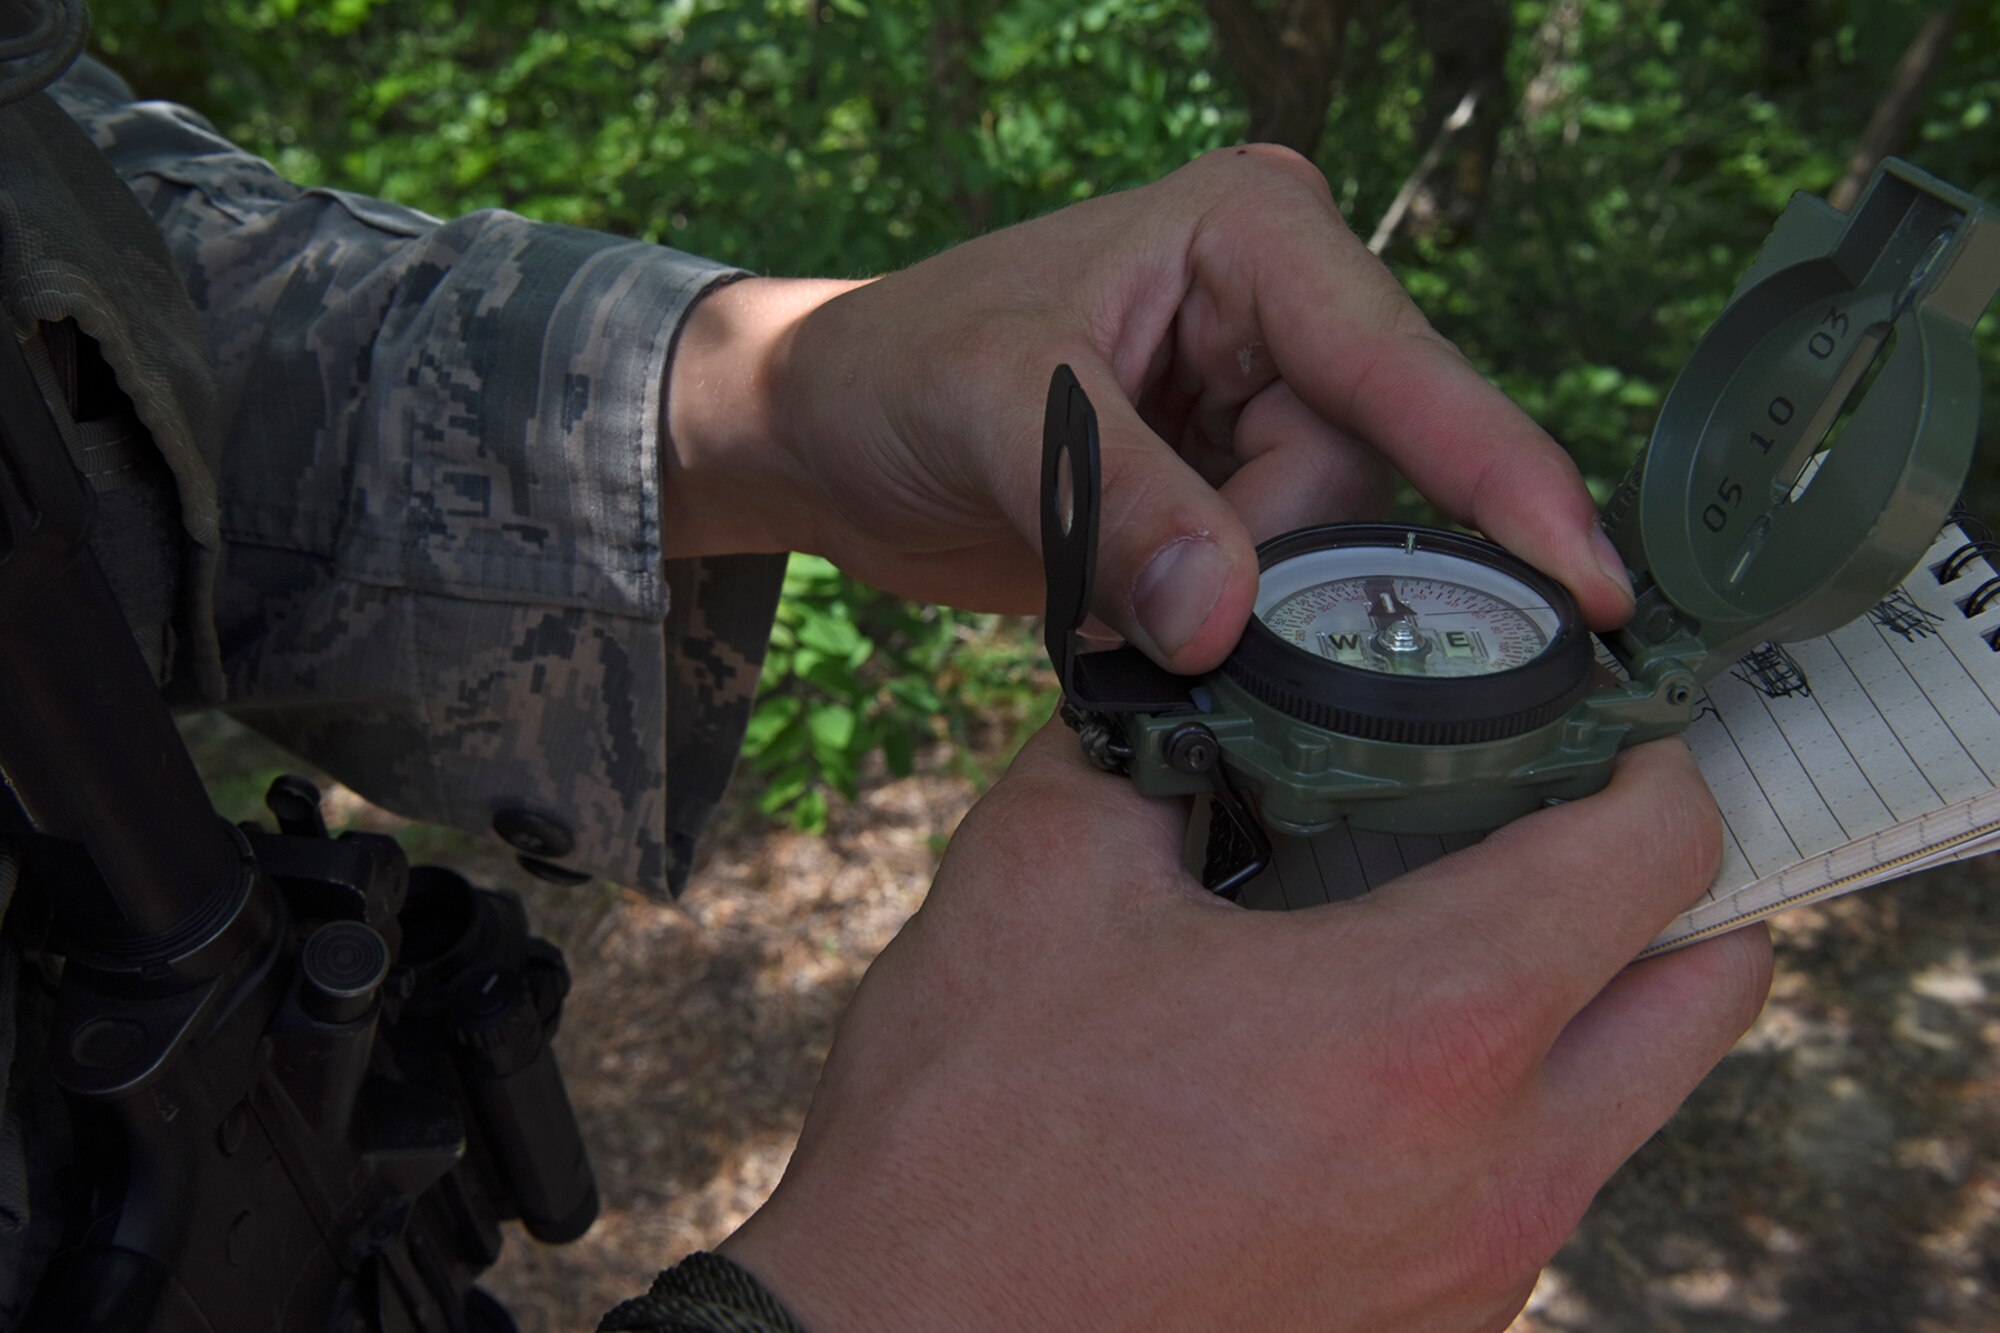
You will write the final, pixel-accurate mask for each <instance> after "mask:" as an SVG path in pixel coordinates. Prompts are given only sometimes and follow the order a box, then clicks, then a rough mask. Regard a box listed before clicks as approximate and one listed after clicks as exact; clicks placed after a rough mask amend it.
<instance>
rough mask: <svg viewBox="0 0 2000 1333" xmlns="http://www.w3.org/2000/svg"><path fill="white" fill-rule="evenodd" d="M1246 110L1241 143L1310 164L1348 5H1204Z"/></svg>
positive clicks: (1308, 1) (1290, 1) (1252, 1)
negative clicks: (1294, 153) (1283, 151)
mask: <svg viewBox="0 0 2000 1333" xmlns="http://www.w3.org/2000/svg"><path fill="white" fill-rule="evenodd" d="M1203 7H1204V8H1205V9H1207V10H1208V18H1209V24H1210V26H1211V27H1212V28H1213V29H1214V32H1215V41H1216V45H1218V46H1219V47H1221V48H1222V56H1223V59H1224V60H1226V61H1228V63H1229V67H1230V69H1231V70H1233V71H1234V72H1235V74H1236V82H1237V85H1238V86H1239V87H1241V88H1242V90H1243V99H1244V102H1245V103H1246V104H1247V106H1248V108H1249V111H1250V131H1249V137H1250V138H1251V139H1252V140H1254V141H1257V142H1261V143H1279V144H1284V145H1285V146H1286V147H1287V148H1295V149H1297V150H1298V151H1299V152H1301V153H1304V154H1305V155H1306V156H1307V157H1311V156H1312V155H1313V154H1314V153H1315V152H1316V151H1318V149H1319V141H1320V136H1321V135H1323V134H1324V133H1325V132H1326V111H1327V107H1328V106H1329V105H1331V104H1332V102H1333V92H1334V79H1335V75H1336V74H1337V73H1338V72H1339V69H1340V55H1341V48H1342V45H1343V42H1344V40H1345V38H1346V35H1347V21H1348V18H1349V14H1350V10H1351V8H1352V6H1351V5H1350V4H1348V3H1346V2H1345V0H1279V2H1278V3H1277V4H1276V5H1273V6H1269V7H1266V6H1261V5H1259V4H1257V3H1256V0H1204V4H1203Z"/></svg>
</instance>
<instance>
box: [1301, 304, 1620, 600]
mask: <svg viewBox="0 0 2000 1333" xmlns="http://www.w3.org/2000/svg"><path fill="white" fill-rule="evenodd" d="M1401 299H1402V300H1404V301H1407V299H1408V298H1407V297H1404V298H1401ZM1274 304H1275V307H1276V309H1275V310H1274V312H1273V316H1272V318H1273V319H1274V321H1276V322H1279V323H1280V324H1282V323H1283V322H1285V321H1289V320H1293V319H1297V318H1300V317H1302V316H1303V315H1304V313H1305V311H1304V309H1303V308H1302V307H1296V295H1295V294H1294V293H1290V292H1286V293H1282V294H1280V295H1279V296H1277V297H1276V298H1275V300H1274ZM1406 318H1407V320H1408V323H1407V324H1404V325H1403V326H1402V327H1395V326H1393V325H1392V326H1390V327H1382V326H1380V325H1370V324H1365V323H1359V322H1350V323H1344V324H1335V325H1333V326H1332V327H1331V328H1328V329H1324V330H1322V331H1321V332H1320V334H1319V336H1318V337H1316V338H1315V337H1313V336H1312V335H1311V334H1308V335H1306V337H1305V338H1304V339H1303V341H1305V342H1306V343H1307V346H1305V347H1303V348H1295V347H1293V346H1292V345H1291V344H1289V343H1281V344H1280V346H1279V352H1278V355H1279V364H1280V366H1281V367H1282V368H1283V370H1284V372H1285V375H1286V379H1287V380H1288V381H1289V382H1290V383H1292V384H1293V385H1294V386H1295V388H1296V389H1297V391H1298V393H1299V395H1300V397H1301V398H1303V399H1304V400H1305V401H1306V402H1308V403H1309V404H1311V405H1312V406H1313V408H1314V409H1315V410H1317V411H1319V412H1320V413H1322V414H1324V415H1325V416H1326V417H1327V419H1328V420H1330V421H1333V422H1335V423H1336V424H1338V425H1340V426H1342V427H1344V428H1345V429H1347V430H1350V431H1352V432H1354V433H1355V434H1356V435H1359V436H1360V437H1362V438H1363V439H1365V440H1368V441H1370V442H1371V443H1373V444H1374V445H1375V447H1376V448H1378V449H1380V450H1381V451H1382V453H1383V456H1384V457H1386V458H1387V459H1388V460H1389V461H1390V462H1391V463H1392V464H1394V465H1395V466H1396V468H1397V469H1398V470H1399V471H1401V472H1402V473H1403V475H1405V476H1407V477H1408V478H1409V479H1410V481H1411V483H1412V484H1414V485H1415V486H1416V488H1417V489H1418V490H1419V491H1421V492H1422V493H1423V494H1424V496H1425V498H1427V499H1429V500H1430V501H1431V502H1432V503H1433V504H1435V505H1437V506H1438V508H1440V509H1442V510H1443V511H1444V512H1445V513H1446V514H1448V515H1450V516H1451V517H1452V518H1454V519H1457V520H1458V521H1460V522H1463V523H1469V524H1471V525H1472V526H1473V527H1476V528H1478V529H1479V530H1480V531H1482V532H1484V533H1485V534H1486V535H1487V536H1489V537H1491V538H1492V539H1493V540H1495V541H1497V542H1499V543H1500V544H1501V545H1503V546H1505V547H1507V548H1508V549H1509V550H1511V551H1513V552H1514V553H1516V554H1517V555H1519V556H1521V557H1522V558H1523V559H1525V560H1527V561H1528V562H1529V563H1530V564H1533V565H1535V566H1536V567H1537V568H1539V569H1542V570H1545V571H1547V572H1548V573H1550V574H1552V575H1554V576H1555V577H1556V578H1557V579H1559V580H1561V581H1562V583H1563V585H1564V586H1565V587H1567V588H1569V590H1570V591H1571V592H1573V593H1575V594H1576V598H1577V603H1578V605H1579V606H1580V607H1581V608H1582V610H1583V612H1584V615H1585V618H1586V619H1587V620H1588V621H1589V623H1590V624H1592V625H1594V626H1597V627H1600V628H1609V627H1612V626H1615V625H1618V624H1621V623H1623V621H1624V620H1625V618H1626V617H1627V616H1629V615H1630V614H1631V611H1632V589H1631V583H1630V580H1629V578H1628V577H1627V576H1626V574H1625V569H1624V565H1623V563H1622V562H1621V561H1620V560H1619V559H1618V556H1617V552H1616V551H1615V550H1614V549H1613V548H1612V546H1611V543H1610V540H1609V539H1608V538H1606V537H1605V536H1604V534H1603V530H1602V529H1601V528H1600V527H1599V526H1598V521H1597V505H1596V503H1595V502H1594V501H1593V500H1592V499H1591V497H1590V491H1589V490H1588V489H1587V488H1586V487H1585V486H1584V484H1583V477H1582V475H1581V474H1580V473H1579V472H1578V471H1577V468H1576V464H1575V463H1574V462H1573V461H1571V459H1570V457H1569V455H1568V454H1566V453H1564V452H1563V451H1562V449H1561V448H1559V447H1558V446H1557V445H1556V443H1555V441H1554V440H1552V439H1550V438H1549V437H1548V435H1547V434H1545V433H1544V432H1543V431H1542V429H1541V428H1540V427H1539V426H1537V425H1535V423H1534V422H1533V421H1531V420H1530V419H1529V418H1528V416H1527V414H1526V413H1524V412H1522V411H1521V410H1520V408H1518V407H1516V406H1515V405H1514V404H1513V403H1512V402H1511V401H1510V400H1509V399H1508V398H1507V396H1506V395H1505V394H1503V393H1501V392H1500V391H1499V390H1498V389H1496V388H1494V387H1493V386H1492V385H1491V384H1489V383H1487V382H1486V380H1485V379H1484V378H1483V377H1482V376H1481V375H1480V374H1479V372H1478V371H1476V370H1474V369H1473V368H1472V365H1471V364H1470V363H1469V362H1467V361H1466V360H1465V358H1464V357H1463V356H1461V355H1460V354H1459V352H1458V350H1457V349H1456V348H1454V347H1452V346H1451V345H1450V344H1449V343H1446V342H1445V341H1444V340H1443V339H1441V338H1439V337H1437V335H1436V334H1434V333H1432V332H1431V331H1430V330H1429V327H1428V325H1425V324H1423V323H1422V322H1421V321H1422V316H1421V315H1419V314H1417V313H1416V308H1415V306H1413V305H1412V306H1410V307H1409V315H1408V316H1407V317H1406Z"/></svg>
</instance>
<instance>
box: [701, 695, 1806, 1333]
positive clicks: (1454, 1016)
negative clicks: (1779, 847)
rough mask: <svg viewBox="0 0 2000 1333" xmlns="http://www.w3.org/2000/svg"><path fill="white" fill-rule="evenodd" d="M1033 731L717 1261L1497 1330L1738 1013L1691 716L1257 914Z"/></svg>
mask: <svg viewBox="0 0 2000 1333" xmlns="http://www.w3.org/2000/svg"><path fill="white" fill-rule="evenodd" d="M1184 822H1185V813H1184V810H1183V809H1182V807H1181V805H1180V803H1178V802H1166V801H1158V802H1156V801H1148V800H1146V799H1145V798H1142V797H1140V796H1138V795H1137V794H1136V793H1135V792H1134V791H1133V790H1132V788H1131V785H1130V784H1129V783H1127V782H1125V781H1123V780H1120V779H1117V778H1113V777H1109V776H1107V775H1105V774H1102V773H1099V772H1097V771H1095V770H1094V769H1092V768H1090V767H1089V766H1088V765H1086V764H1085V763H1084V762H1083V760H1082V759H1081V758H1080V757H1079V756H1078V754H1077V749H1076V744H1075V741H1074V739H1073V738H1072V737H1071V736H1070V735H1069V734H1068V733H1067V732H1066V731H1065V730H1064V729H1062V728H1061V727H1060V726H1051V727H1047V728H1044V729H1043V730H1042V732H1041V733H1040V734H1039V735H1038V736H1037V737H1036V738H1035V739H1034V740H1032V741H1031V742H1030V743H1029V745H1028V747H1027V748H1026V750H1024V751H1023V753H1022V755H1021V757H1020V758H1019V759H1018V760H1017V761H1016V763H1015V764H1014V766H1013V768H1012V770H1011V771H1010V772H1009V773H1008V774H1007V776H1006V777H1005V778H1004V779H1003V780H1002V781H1001V782H1000V783H999V784H998V785H996V786H995V788H994V789H993V791H992V792H991V793H990V794H989V795H987V796H986V798H985V799H984V800H982V801H981V802H980V803H979V805H978V806H976V807H975V808H974V810H973V811H972V813H971V814H970V815H969V816H968V817H967V819H966V822H965V824H964V826H963V827H962V828H961V829H960V830H959V832H958V835H957V837H956V838H954V839H953V841H952V844H951V848H950V850H949V851H948V852H947V853H946V855H945V858H944V863H943V865H942V866H941V867H940V869H939V871H938V877H937V883H936V885H935V886H934V888H933V889H932V891H931V894H930V897H929V899H928V901H926V903H925V904H924V906H923V908H922V910H921V911H919V912H918V913H917V915H916V916H915V917H914V918H912V919H911V921H910V922H909V924H908V925H907V926H906V927H905V928H904V930H903V932H902V934H900V935H899V936H898V937H897V938H896V940H895V941H894V942H893V943H892V944H891V945H890V947H889V948H888V950H887V951H886V952H884V953H883V955H882V956H881V958H880V959H878V960H877V961H876V963H875V965H874V966H873V967H872V968H871V969H870V970H869V972H868V975H867V977H866V979H865V980H864V981H863V982H862V985H861V989H860V991H859V993H858V994H857V995H856V997H855V999H854V1002H853V1004H852V1005H851V1007H850V1008H849V1010H848V1013H847V1016H846V1018H845V1020H844V1021H843V1023H842V1025H841V1029H840V1032H839V1035H838V1037H837V1039H836V1041H835V1044H834V1048H833V1053H832V1056H831V1057H830V1059H829V1060H828V1062H827V1067H826V1072H825V1074H824V1076H823V1077H822V1079H821V1082H820V1086H819V1091H818V1093H817V1095H816V1096H815V1097H814V1099H813V1104H812V1109H811V1112H810V1114H809V1115H808V1117H807V1120H806V1127H805V1133H804V1136H803V1138H802V1139H801V1141H800V1144H799V1148H798V1151H797V1153H796V1155H795V1156H794V1157H793V1159H792V1163H791V1166H790V1169H789V1170H788V1171H787V1172H786V1175H785V1179H784V1182H783V1183H782V1184H781V1185H780V1186H779V1187H778V1190H777V1192H776V1193H775V1194H774V1195H773V1196H772V1198H771V1200H770V1201H769V1202H768V1203H767V1204H766V1205H765V1206H764V1208H763V1210H762V1211H760V1212H759V1213H758V1214H757V1215H756V1216H755V1217H753V1218H752V1219H751V1220H750V1221H749V1222H748V1223H746V1224H745V1226H744V1227H743V1228H742V1229H741V1230H740V1231H739V1232H738V1233H737V1234H736V1235H735V1236H733V1237H732V1238H731V1239H730V1240H729V1241H727V1242H726V1243H725V1244H724V1246H723V1247H722V1248H723V1252H724V1253H726V1254H728V1255H730V1256H731V1257H732V1258H734V1259H735V1260H736V1261H737V1262H739V1263H741V1264H743V1265H744V1266H745V1267H747V1268H749V1269H750V1270H751V1271H752V1272H754V1273H756V1274H757V1275H758V1276H759V1277H760V1278H761V1279H762V1280H763V1281H764V1282H765V1283H766V1284H767V1285H769V1286H770V1287H771V1289H772V1290H773V1291H774V1292H776V1293H777V1295H778V1296H779V1297H780V1299H782V1300H784V1301H785V1302H786V1303H787V1304H788V1305H790V1306H791V1307H792V1308H793V1309H794V1312H795V1313H797V1314H798V1315H799V1317H800V1318H801V1319H802V1320H804V1321H805V1323H806V1324H807V1325H808V1326H809V1327H811V1328H812V1329H814V1330H815V1333H839V1331H840V1330H846V1329H870V1330H894V1329H923V1330H941V1329H969V1328H1006V1329H1010V1330H1025V1329H1074V1328H1090V1329H1145V1330H1168V1329H1204V1330H1205V1329H1217V1328H1271V1329H1280V1328H1282V1329H1291V1328H1299V1329H1304V1328H1311V1329H1329V1330H1347V1329H1352V1330H1379V1329H1500V1328H1504V1327H1505V1326H1506V1324H1507V1323H1508V1321H1509V1320H1510V1319H1511V1318H1512V1317H1513V1315H1514V1314H1515V1313H1516V1312H1517V1311H1518V1310H1519V1309H1520V1307H1521V1305H1522V1303H1523V1302H1524V1301H1525V1300H1526V1299H1527V1295H1528V1292H1529V1290H1530V1288H1531V1286H1532V1284H1533V1282H1534V1279H1535V1275H1536V1273H1537V1272H1538V1271H1539V1270H1540V1268H1541V1267H1542V1265H1543V1264H1544V1263H1546V1262H1547V1260H1548V1259H1549V1257H1550V1256H1551V1255H1552V1254H1554V1252H1555V1250H1556V1249H1557V1247H1558V1246H1559V1245H1560V1244H1561V1243H1562V1241H1563V1239H1564V1238H1565V1237H1566V1236H1567V1235H1568V1234H1569V1232H1570V1231H1571V1229H1572V1228H1573V1227H1574V1226H1575V1224H1576V1222H1577V1220H1578V1219H1579V1218H1580V1217H1581V1216H1582V1214H1583V1211H1584V1208H1585V1206H1586V1205H1587V1204H1588V1203H1589V1202H1590V1199H1591V1197H1592V1195H1593V1194H1595V1193H1596V1191H1597V1189H1598V1188H1599V1186H1600V1185H1602V1183H1603V1182H1604V1180H1605V1179H1606V1178H1607V1177H1608V1176H1609V1175H1610V1174H1611V1172H1612V1171H1613V1170H1615V1169H1616V1168H1617V1166H1618V1165H1619V1163H1621V1162H1622V1161H1624V1160H1625V1158H1626V1157H1627V1156H1628V1155H1629V1154H1631V1153H1632V1152H1633V1151H1634V1150H1635V1149H1636V1148H1637V1147H1638V1146H1639V1145H1640V1144H1641V1143H1642V1142H1643V1141H1644V1140H1645V1139H1646V1138H1647V1137H1648V1136H1649V1135H1651V1134H1652V1133H1653V1131H1654V1130H1655V1129H1656V1128H1658V1127H1659V1125H1660V1124H1661V1123H1662V1122H1663V1121H1664V1120H1665V1119H1666V1117H1667V1116H1668V1115H1669V1114H1670V1113H1671V1112H1672V1111H1673V1109H1674V1108H1675V1106H1676V1105H1678V1104H1679V1102H1680V1101H1681V1099H1682V1098H1683V1097H1684V1096H1685V1095H1686V1094H1687V1092H1688V1091H1689V1089H1690V1088H1692V1087H1693V1086H1694V1084H1695V1082H1696V1081H1697V1080H1698V1079H1699V1078H1700V1077H1701V1076H1702V1074H1704V1073H1705V1072H1706V1071H1707V1070H1708V1069H1709V1067H1710V1066H1711V1065H1713V1064H1714V1063H1715V1061H1716V1060H1718V1059H1719V1058H1721V1056H1722V1054H1723V1053H1724V1052H1725V1051H1727V1050H1728V1049H1729V1046H1730V1044H1731V1043H1732V1042H1733V1041H1734V1040H1735V1038H1736V1037H1737V1036H1738V1035H1740V1034H1741V1033H1742V1031H1743V1030H1744V1029H1745V1028H1746V1027H1748V1025H1749V1024H1750V1022H1751V1021H1752V1020H1753V1019H1754V1018H1755V1016H1756V1014H1757V1011H1758V1009H1759V1007H1760V1006H1761V1005H1762V1002H1763V997H1764V994H1765V991H1766V989H1767V987H1768V985H1769V981H1770V946H1769V942H1768V939H1767V937H1766V936H1765V934H1764V932H1763V929H1762V927H1754V928H1751V929H1749V930H1745V931H1739V932H1737V933H1735V934H1732V935H1728V936H1725V937H1723V938H1720V939H1716V940H1712V941H1709V942H1707V943H1704V944H1700V945H1697V946H1695V947H1693V948H1690V949H1687V950H1685V951H1682V952H1679V953H1674V954H1670V955H1667V956H1665V957H1661V958H1657V959H1653V960H1649V961H1647V962H1642V963H1636V964H1632V965H1631V966H1629V967H1628V966H1626V963H1627V960H1629V959H1631V958H1632V956H1633V955H1634V954H1636V953H1637V952H1638V951H1639V950H1640V949H1641V948H1642V947H1644V946H1645V944H1646V943H1647V942H1648V941H1649V940H1651V939H1652V937H1653V936H1654V935H1655V934H1656V933H1657V932H1658V931H1659V930H1660V929H1661V928H1662V927H1663V926H1664V925H1665V924H1666V923H1667V922H1668V920H1669V919H1671V918H1672V916H1673V915H1674V914H1675V913H1676V912H1678V911H1679V910H1681V909H1682V908H1684V907H1686V906H1688V905H1689V904H1690V903H1691V902H1692V901H1694V900H1695V899H1696V898H1697V897H1698V896H1699V894H1700V892H1701V890H1702V889H1703V888H1704V887H1705V886H1706V885H1707V884H1708V882H1709V880H1710V878H1711V877H1712V875H1713V873H1714V871H1715V866H1716V858H1717V855H1718V848H1719V845H1720V833H1719V823H1718V820H1717V817H1716V813H1715V807H1714V804H1713V802H1712V801H1711V800H1710V799H1709V796H1708V792H1707V788H1706V787H1705V786H1704V785H1703V784H1702V781H1701V778H1700V776H1699V774H1698V773H1697V771H1696V769H1695V767H1694V764H1693V762H1692V760H1691V759H1690V758H1689V756H1688V753H1687V750H1686V749H1685V748H1684V747H1683V746H1682V745H1681V744H1680V742H1678V741H1665V742H1659V743H1656V744H1653V745H1648V746H1643V747H1640V748H1637V749H1634V750H1631V751H1628V752H1627V753H1626V754H1624V755H1623V756H1622V757H1621V758H1620V760H1619V764H1618V769H1617V772H1616V775H1615V776H1614V778H1613V779H1612V782H1611V785H1610V786H1609V787H1607V788H1606V789H1605V790H1604V791H1603V792H1601V793H1600V794H1598V795H1596V796H1592V797H1589V798H1588V799H1585V800H1580V801H1575V802H1572V803H1570V804H1568V805H1564V806H1561V807H1558V808H1555V809H1551V810H1547V811H1543V812H1540V813H1537V814H1533V815H1530V816H1528V817H1527V818H1525V819H1521V820H1518V821H1516V822H1515V823H1513V824H1510V825H1509V826H1507V827H1506V828H1504V829H1502V830H1500V831H1499V832H1497V833H1495V834H1493V835H1492V836H1491V837H1489V838H1487V839H1486V841H1484V842H1483V843H1480V844H1478V845H1477V846H1474V847H1471V848H1468V849H1466V850H1464V851H1461V852H1459V853H1457V854H1455V855H1453V856H1450V857H1447V858H1446V859H1444V860H1442V861H1438V862H1436V863H1434V864H1432V865H1429V866H1426V867H1425V868H1423V869H1421V870H1419V871H1416V872H1415V873H1413V874H1410V875H1406V876H1404V877H1403V878H1401V879H1399V880H1397V881H1395V882H1394V883H1393V884H1391V885H1388V886H1386V887H1385V888H1383V889H1381V890H1379V891H1377V892H1375V893H1373V894H1370V895H1368V896H1367V897H1365V898H1361V899H1357V900H1354V901H1351V902H1346V903H1339V904H1334V905H1331V906H1328V907H1321V908H1313V909H1309V910H1305V911H1298V912H1290V913H1280V912H1270V913H1264V912H1245V911H1241V910H1238V909H1236V908H1234V907H1231V906H1229V905H1227V904H1224V903H1222V902H1220V901H1218V900H1215V899H1213V898H1211V897H1209V896H1208V895H1206V894H1205V893H1203V892H1202V890H1201V889H1200V888H1199V887H1198V886H1197V885H1196V884H1195V883H1194V882H1193V880H1192V879H1191V878H1189V877H1188V876H1187V875H1186V874H1184V873H1183V872H1182V871H1181V869H1180V866H1179V847H1180V830H1181V827H1182V826H1183V824H1184Z"/></svg>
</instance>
